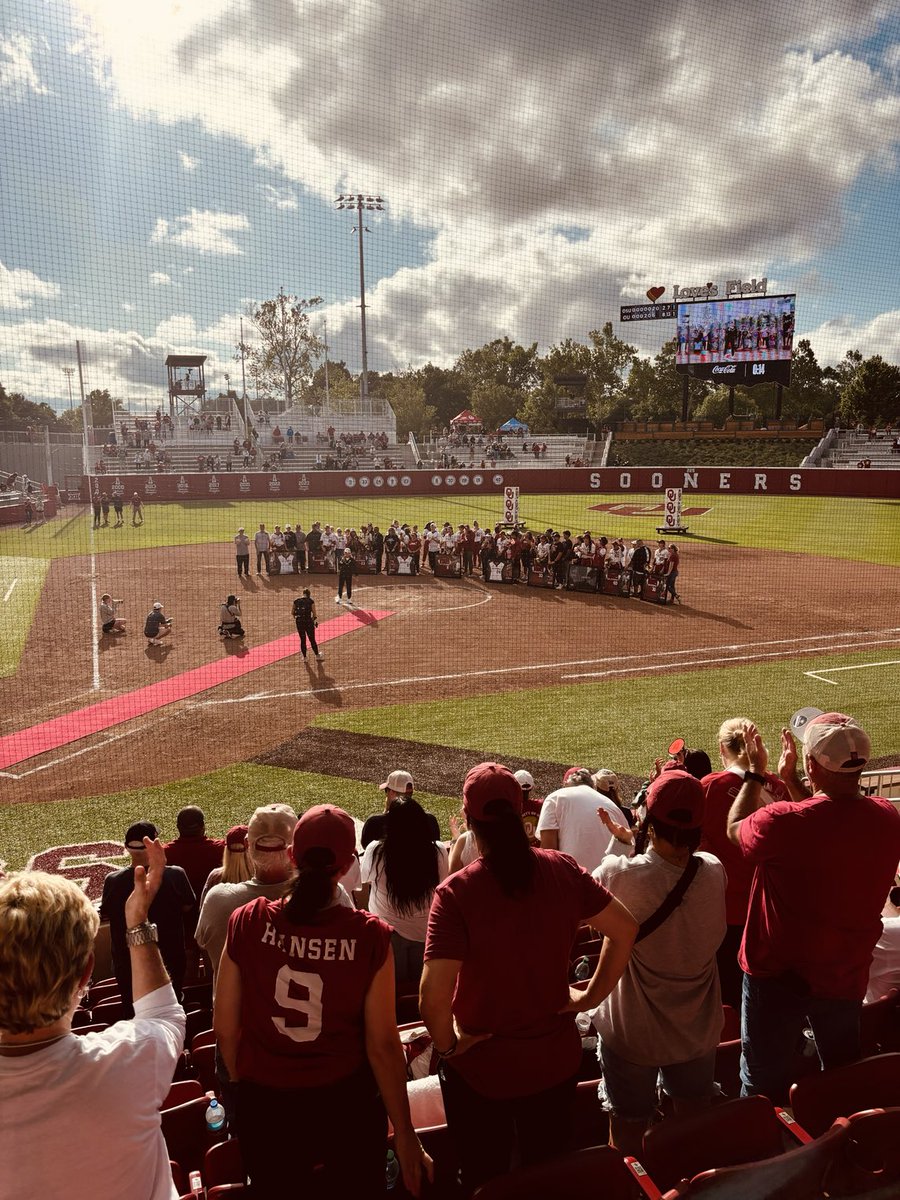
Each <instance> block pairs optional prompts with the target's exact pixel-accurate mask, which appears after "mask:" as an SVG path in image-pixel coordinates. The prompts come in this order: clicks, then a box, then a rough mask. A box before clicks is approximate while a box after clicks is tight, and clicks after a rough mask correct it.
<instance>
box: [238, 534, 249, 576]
mask: <svg viewBox="0 0 900 1200" xmlns="http://www.w3.org/2000/svg"><path fill="white" fill-rule="evenodd" d="M234 554H235V558H236V559H237V573H238V579H240V577H241V575H248V576H249V574H250V539H249V538H248V537H247V535H246V533H244V527H243V525H242V526H241V528H240V529H239V530H238V531H237V533H236V534H235V535H234Z"/></svg>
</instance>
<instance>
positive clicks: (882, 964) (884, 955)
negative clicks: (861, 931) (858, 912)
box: [865, 887, 900, 1004]
mask: <svg viewBox="0 0 900 1200" xmlns="http://www.w3.org/2000/svg"><path fill="white" fill-rule="evenodd" d="M893 988H900V887H892V888H891V890H890V892H889V893H888V898H887V903H886V904H885V906H884V908H883V910H882V913H881V937H880V938H879V939H878V941H877V943H876V945H875V949H874V951H873V952H872V965H871V967H870V968H869V984H868V987H867V989H866V998H865V1003H866V1004H874V1003H875V1001H876V1000H880V999H881V997H882V996H886V995H887V994H888V992H890V991H891V990H892V989H893Z"/></svg>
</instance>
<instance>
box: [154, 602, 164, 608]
mask: <svg viewBox="0 0 900 1200" xmlns="http://www.w3.org/2000/svg"><path fill="white" fill-rule="evenodd" d="M153 607H154V608H162V600H154V601H153Z"/></svg>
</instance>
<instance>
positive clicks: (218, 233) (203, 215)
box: [150, 208, 250, 254]
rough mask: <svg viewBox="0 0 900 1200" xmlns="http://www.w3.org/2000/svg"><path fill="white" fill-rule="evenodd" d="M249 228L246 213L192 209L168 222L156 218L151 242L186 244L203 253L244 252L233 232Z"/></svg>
mask: <svg viewBox="0 0 900 1200" xmlns="http://www.w3.org/2000/svg"><path fill="white" fill-rule="evenodd" d="M249 228H250V222H249V221H248V220H247V218H246V217H245V216H244V214H243V213H224V212H210V211H209V210H208V209H204V210H202V211H201V210H200V209H197V208H192V209H191V211H190V212H189V213H185V214H184V215H183V216H180V217H176V218H175V220H174V221H172V222H169V221H167V220H166V219H165V218H164V217H157V219H156V224H155V226H154V227H153V232H152V233H151V235H150V241H151V242H165V243H168V244H170V245H173V246H184V247H185V249H187V250H197V251H199V252H200V253H201V254H243V253H244V251H243V250H242V249H241V247H240V246H239V245H238V244H237V242H236V241H235V240H234V238H232V237H231V236H230V235H231V234H232V233H242V232H244V231H246V230H248V229H249Z"/></svg>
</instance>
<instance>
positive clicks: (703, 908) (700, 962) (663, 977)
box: [592, 849, 725, 1066]
mask: <svg viewBox="0 0 900 1200" xmlns="http://www.w3.org/2000/svg"><path fill="white" fill-rule="evenodd" d="M697 857H698V858H699V859H700V868H699V870H698V871H697V874H696V875H695V876H694V879H693V880H692V882H691V885H690V887H689V888H688V890H687V892H686V893H685V896H684V899H683V900H682V901H681V904H680V905H679V906H678V908H676V909H675V911H674V912H673V913H671V914H670V916H669V917H668V919H667V920H666V921H664V922H663V924H662V925H660V926H659V928H658V929H656V930H655V931H654V932H653V933H651V934H649V935H648V936H647V937H646V938H644V940H643V941H641V942H638V943H637V944H636V945H635V947H634V950H633V951H632V954H631V958H630V959H629V962H628V966H627V967H626V968H625V971H624V974H623V975H622V978H621V979H620V980H619V982H618V984H617V985H616V986H615V988H614V989H613V990H612V992H611V993H610V995H609V996H608V997H607V998H606V1000H604V1001H603V1003H602V1004H601V1005H600V1007H599V1008H598V1009H596V1010H595V1011H594V1013H593V1014H592V1016H593V1021H594V1025H595V1026H596V1028H597V1031H598V1033H599V1034H600V1037H601V1038H602V1039H603V1041H604V1042H605V1043H606V1044H607V1045H608V1046H610V1047H611V1049H612V1050H613V1051H614V1052H615V1053H616V1054H618V1055H620V1056H621V1057H622V1058H624V1059H626V1060H627V1061H628V1062H632V1063H636V1064H638V1065H642V1066H670V1065H672V1064H674V1063H682V1062H690V1061H691V1059H694V1058H700V1057H701V1056H702V1055H704V1054H708V1053H709V1051H710V1050H713V1049H714V1048H715V1047H716V1045H717V1044H718V1042H719V1036H720V1034H721V1032H722V994H721V991H720V988H719V972H718V969H717V967H716V951H717V950H718V948H719V946H720V944H721V942H722V938H723V937H724V936H725V868H724V867H723V866H722V864H721V863H720V862H719V860H718V859H717V858H715V857H713V855H712V854H706V853H703V852H698V854H697ZM681 872H682V868H680V867H676V866H673V865H672V864H671V863H668V862H666V860H665V859H663V858H661V857H660V855H658V854H657V853H656V851H655V850H653V849H649V850H648V851H647V852H646V854H640V855H636V856H635V857H634V858H620V857H607V858H605V859H604V860H603V862H602V863H601V864H600V866H599V867H598V868H597V869H596V871H594V878H595V879H597V880H599V882H600V883H602V884H603V886H604V887H606V888H608V889H609V891H610V892H612V894H613V895H614V896H615V898H616V899H617V900H619V901H620V902H621V903H622V904H624V905H625V907H626V908H627V909H629V911H630V912H631V913H632V914H633V916H634V918H635V920H636V921H637V922H638V924H640V923H641V922H642V921H645V920H646V919H647V918H648V917H650V916H652V915H653V913H655V912H656V910H657V908H659V906H660V904H662V902H663V900H664V899H665V898H666V896H667V895H668V894H669V892H670V891H671V890H672V888H673V887H674V886H675V884H676V883H677V882H678V879H679V877H680V875H681Z"/></svg>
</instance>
